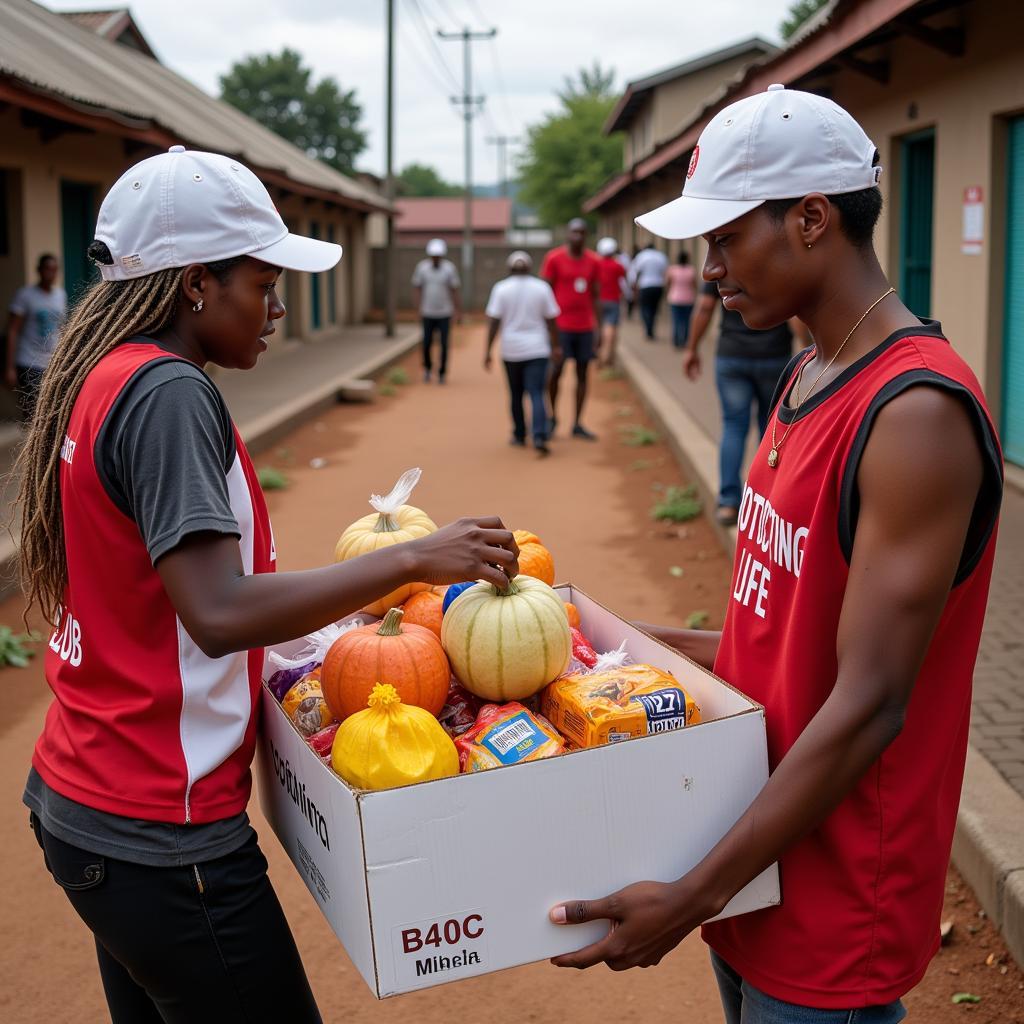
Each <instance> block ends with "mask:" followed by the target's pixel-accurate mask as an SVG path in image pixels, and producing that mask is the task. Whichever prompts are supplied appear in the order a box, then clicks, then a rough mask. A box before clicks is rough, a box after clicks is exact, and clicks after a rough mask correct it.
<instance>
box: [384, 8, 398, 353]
mask: <svg viewBox="0 0 1024 1024" xmlns="http://www.w3.org/2000/svg"><path fill="white" fill-rule="evenodd" d="M387 4H388V44H387V49H388V53H387V85H386V92H387V97H386V103H385V106H386V115H385V116H386V119H387V124H386V126H385V130H384V197H385V198H386V199H387V201H388V204H389V205H393V204H394V201H395V168H394V153H395V149H394V143H395V0H387ZM387 224H388V233H387V248H386V249H385V250H384V335H385V337H388V338H393V337H394V336H395V306H396V304H397V303H396V301H395V298H396V295H395V291H396V288H395V286H396V284H397V282H396V281H395V273H396V267H395V263H396V260H395V216H394V213H393V212H389V213H388V221H387Z"/></svg>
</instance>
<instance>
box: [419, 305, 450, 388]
mask: <svg viewBox="0 0 1024 1024" xmlns="http://www.w3.org/2000/svg"><path fill="white" fill-rule="evenodd" d="M451 322H452V318H451V317H450V316H425V317H424V318H423V369H424V370H426V371H427V373H430V371H431V370H432V369H433V365H432V363H431V359H430V350H431V348H432V347H433V344H434V331H437V333H438V334H439V335H440V338H441V365H440V366H439V367H438V371H437V372H438V375H439V376H440V377H442V378H443V377H444V375H445V374H446V373H447V372H448V328H449V327H450V326H451Z"/></svg>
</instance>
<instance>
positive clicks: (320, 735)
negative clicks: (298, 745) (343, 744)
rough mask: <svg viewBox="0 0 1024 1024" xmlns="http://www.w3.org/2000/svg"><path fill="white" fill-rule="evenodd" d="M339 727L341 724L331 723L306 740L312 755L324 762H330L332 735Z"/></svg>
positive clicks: (332, 743)
mask: <svg viewBox="0 0 1024 1024" xmlns="http://www.w3.org/2000/svg"><path fill="white" fill-rule="evenodd" d="M339 725H341V722H332V723H331V724H330V725H329V726H327V728H326V729H321V730H320V731H319V732H315V733H313V735H312V736H310V737H308V738H307V740H306V742H307V743H308V744H309V746H310V748H311V749H312V751H313V753H314V754H316V756H317V757H319V758H321V759H322V760H324V761H328V762H329V761H330V760H331V747H333V746H334V734H335V733H336V732H337V731H338V726H339Z"/></svg>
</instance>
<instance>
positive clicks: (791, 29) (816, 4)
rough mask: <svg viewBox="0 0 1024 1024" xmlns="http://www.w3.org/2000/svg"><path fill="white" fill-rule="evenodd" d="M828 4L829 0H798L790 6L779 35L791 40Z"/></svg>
mask: <svg viewBox="0 0 1024 1024" xmlns="http://www.w3.org/2000/svg"><path fill="white" fill-rule="evenodd" d="M827 3H828V0H796V2H795V3H792V4H790V7H789V13H788V14H787V15H786V20H785V21H783V23H782V24H781V25H780V26H779V35H781V36H782V38H783V39H790V38H791V37H792V36H793V34H794V33H795V32H796V30H797V29H798V28H799V27H800V26H801V25H802V24H803V23H804V22H805V21H806V20H807V19H808V18H809V17H811V15H812V14H817V12H818V11H820V10H821V9H822V7H824V6H825V4H827Z"/></svg>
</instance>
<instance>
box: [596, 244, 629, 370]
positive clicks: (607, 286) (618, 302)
mask: <svg viewBox="0 0 1024 1024" xmlns="http://www.w3.org/2000/svg"><path fill="white" fill-rule="evenodd" d="M618 251H619V243H618V242H616V241H615V239H614V238H610V237H605V238H602V239H600V240H599V241H598V243H597V255H598V256H599V257H600V259H599V261H598V300H599V302H600V308H601V338H600V342H599V345H598V348H599V355H598V364H599V365H600V366H612V365H613V364H614V363H615V348H616V346H617V344H618V340H619V323H620V321H621V319H622V297H623V295H624V294H625V290H626V289H627V288H628V285H627V283H626V268H625V267H624V266H623V265H622V261H621V260H620V259H619V258H618V256H617V255H616V254H617V253H618Z"/></svg>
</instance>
